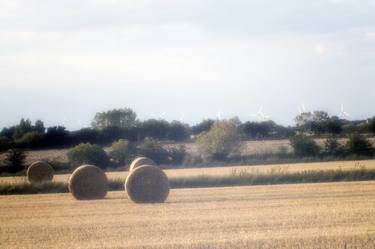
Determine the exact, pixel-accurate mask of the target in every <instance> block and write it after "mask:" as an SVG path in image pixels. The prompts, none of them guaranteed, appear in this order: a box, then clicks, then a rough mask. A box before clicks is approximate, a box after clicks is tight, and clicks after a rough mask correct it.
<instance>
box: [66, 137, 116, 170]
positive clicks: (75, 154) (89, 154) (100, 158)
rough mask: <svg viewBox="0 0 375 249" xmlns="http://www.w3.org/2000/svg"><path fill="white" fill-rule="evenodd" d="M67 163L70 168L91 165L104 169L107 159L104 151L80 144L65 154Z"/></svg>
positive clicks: (90, 145)
mask: <svg viewBox="0 0 375 249" xmlns="http://www.w3.org/2000/svg"><path fill="white" fill-rule="evenodd" d="M67 156H68V160H69V163H70V165H71V167H72V168H76V167H77V166H80V165H83V164H93V165H95V166H98V167H99V168H102V169H104V168H106V167H107V166H108V164H109V158H108V156H107V154H106V153H105V151H104V150H103V149H102V148H101V147H100V146H99V145H96V144H90V143H82V144H79V145H77V146H75V147H73V148H72V149H70V150H69V151H68V153H67Z"/></svg>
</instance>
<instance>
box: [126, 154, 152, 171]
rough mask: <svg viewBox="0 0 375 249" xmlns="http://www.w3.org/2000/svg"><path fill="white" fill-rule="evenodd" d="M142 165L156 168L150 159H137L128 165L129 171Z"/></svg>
mask: <svg viewBox="0 0 375 249" xmlns="http://www.w3.org/2000/svg"><path fill="white" fill-rule="evenodd" d="M142 165H154V166H156V163H155V162H154V161H152V160H151V159H150V158H147V157H137V158H136V159H134V160H133V162H132V163H131V164H130V167H129V171H132V170H134V169H135V168H138V167H139V166H142Z"/></svg>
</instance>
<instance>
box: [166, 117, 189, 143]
mask: <svg viewBox="0 0 375 249" xmlns="http://www.w3.org/2000/svg"><path fill="white" fill-rule="evenodd" d="M167 138H168V139H170V140H174V141H184V140H186V139H187V138H189V127H188V125H185V124H183V123H181V122H179V121H172V122H171V123H170V124H169V128H168V132H167Z"/></svg>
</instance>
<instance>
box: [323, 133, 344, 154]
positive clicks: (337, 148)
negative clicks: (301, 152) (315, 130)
mask: <svg viewBox="0 0 375 249" xmlns="http://www.w3.org/2000/svg"><path fill="white" fill-rule="evenodd" d="M324 152H325V154H327V155H329V156H335V157H338V156H343V155H344V148H343V146H342V145H341V144H340V142H339V140H338V139H337V138H336V137H335V136H331V137H329V138H327V139H326V140H325V142H324Z"/></svg>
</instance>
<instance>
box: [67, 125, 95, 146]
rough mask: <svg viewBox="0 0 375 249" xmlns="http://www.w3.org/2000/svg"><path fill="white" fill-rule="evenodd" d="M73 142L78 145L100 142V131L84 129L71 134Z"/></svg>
mask: <svg viewBox="0 0 375 249" xmlns="http://www.w3.org/2000/svg"><path fill="white" fill-rule="evenodd" d="M71 137H72V140H73V142H74V143H75V144H77V143H96V142H97V141H98V140H99V131H98V130H95V129H91V128H82V129H80V130H78V131H74V132H71Z"/></svg>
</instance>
